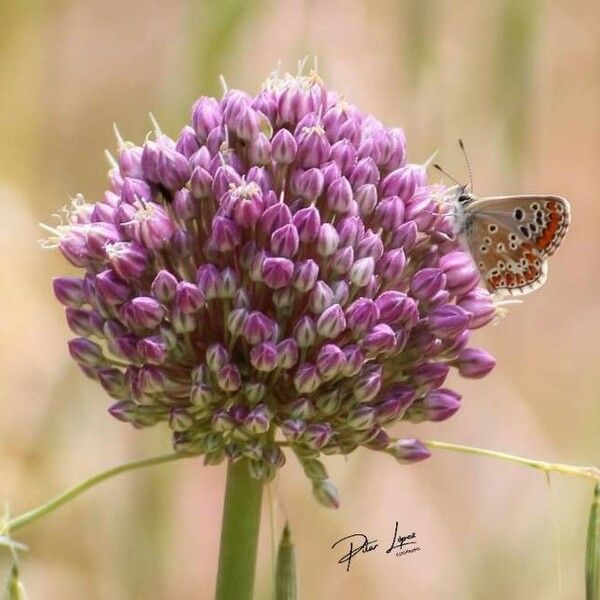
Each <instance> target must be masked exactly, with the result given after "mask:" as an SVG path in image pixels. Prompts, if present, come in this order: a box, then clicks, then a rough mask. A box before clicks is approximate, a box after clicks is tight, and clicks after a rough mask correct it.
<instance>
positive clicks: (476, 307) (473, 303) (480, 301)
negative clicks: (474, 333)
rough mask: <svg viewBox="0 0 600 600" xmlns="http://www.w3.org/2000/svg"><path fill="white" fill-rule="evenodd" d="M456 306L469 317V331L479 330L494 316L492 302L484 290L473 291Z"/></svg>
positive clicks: (494, 310) (494, 309)
mask: <svg viewBox="0 0 600 600" xmlns="http://www.w3.org/2000/svg"><path fill="white" fill-rule="evenodd" d="M458 305H459V306H460V307H461V308H462V309H463V310H466V311H467V312H468V313H469V314H470V315H471V320H470V322H469V329H479V328H480V327H483V326H484V325H487V323H489V322H490V321H491V320H492V319H493V318H494V317H495V316H496V307H495V306H494V300H493V298H492V296H491V295H490V294H489V292H487V291H486V290H482V289H476V290H473V291H472V292H470V293H469V294H467V295H466V296H464V298H461V300H460V301H459V302H458Z"/></svg>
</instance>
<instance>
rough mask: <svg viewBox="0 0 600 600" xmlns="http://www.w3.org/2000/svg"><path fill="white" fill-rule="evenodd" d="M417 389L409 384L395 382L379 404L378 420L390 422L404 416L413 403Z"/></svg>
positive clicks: (383, 422) (379, 421)
mask: <svg viewBox="0 0 600 600" xmlns="http://www.w3.org/2000/svg"><path fill="white" fill-rule="evenodd" d="M415 396H416V390H415V389H414V388H413V387H411V386H408V385H401V384H395V385H393V386H392V387H391V388H389V389H388V390H387V391H386V392H385V394H384V395H383V397H382V398H381V400H380V402H379V403H378V404H377V406H376V409H377V422H378V423H379V424H380V425H384V424H386V423H390V422H392V421H395V420H397V419H398V418H400V417H401V416H402V414H403V413H404V412H405V411H406V409H407V408H408V407H409V406H410V405H411V404H412V403H413V401H414V399H415Z"/></svg>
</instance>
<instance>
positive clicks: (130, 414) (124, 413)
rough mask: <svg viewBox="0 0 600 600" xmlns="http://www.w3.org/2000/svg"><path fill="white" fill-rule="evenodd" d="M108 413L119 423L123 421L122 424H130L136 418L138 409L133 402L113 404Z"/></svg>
mask: <svg viewBox="0 0 600 600" xmlns="http://www.w3.org/2000/svg"><path fill="white" fill-rule="evenodd" d="M108 412H109V413H110V414H111V415H112V416H113V417H114V418H115V419H118V420H119V421H123V422H124V423H131V422H133V421H134V420H135V418H136V415H137V412H138V407H137V406H136V405H135V404H134V403H133V402H128V401H122V402H115V403H114V404H112V405H111V407H110V408H109V409H108Z"/></svg>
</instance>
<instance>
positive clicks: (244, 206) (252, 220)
mask: <svg viewBox="0 0 600 600" xmlns="http://www.w3.org/2000/svg"><path fill="white" fill-rule="evenodd" d="M228 196H229V200H230V201H231V205H232V207H233V220H234V221H235V224H236V225H238V227H241V228H243V229H252V228H253V227H255V226H256V224H257V223H258V222H259V220H260V217H261V216H262V213H263V209H264V202H263V197H262V191H261V189H260V187H259V186H258V184H256V183H254V182H250V183H246V184H242V185H240V186H238V187H236V188H231V190H230V192H229V194H225V196H224V197H223V198H227V197H228ZM224 204H225V200H224V201H223V204H222V206H223V205H224Z"/></svg>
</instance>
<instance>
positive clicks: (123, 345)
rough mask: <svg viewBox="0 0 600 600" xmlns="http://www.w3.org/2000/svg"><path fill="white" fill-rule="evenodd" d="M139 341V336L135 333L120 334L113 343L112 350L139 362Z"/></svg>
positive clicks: (118, 354) (129, 359) (127, 358)
mask: <svg viewBox="0 0 600 600" xmlns="http://www.w3.org/2000/svg"><path fill="white" fill-rule="evenodd" d="M138 341H139V340H138V338H137V337H136V336H135V335H133V334H125V335H120V336H118V337H116V338H115V340H114V343H113V344H112V345H111V352H114V354H116V355H117V356H121V357H122V358H125V359H126V360H128V361H131V362H137V361H138V360H139V359H140V355H139V354H138V351H137V343H138Z"/></svg>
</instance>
